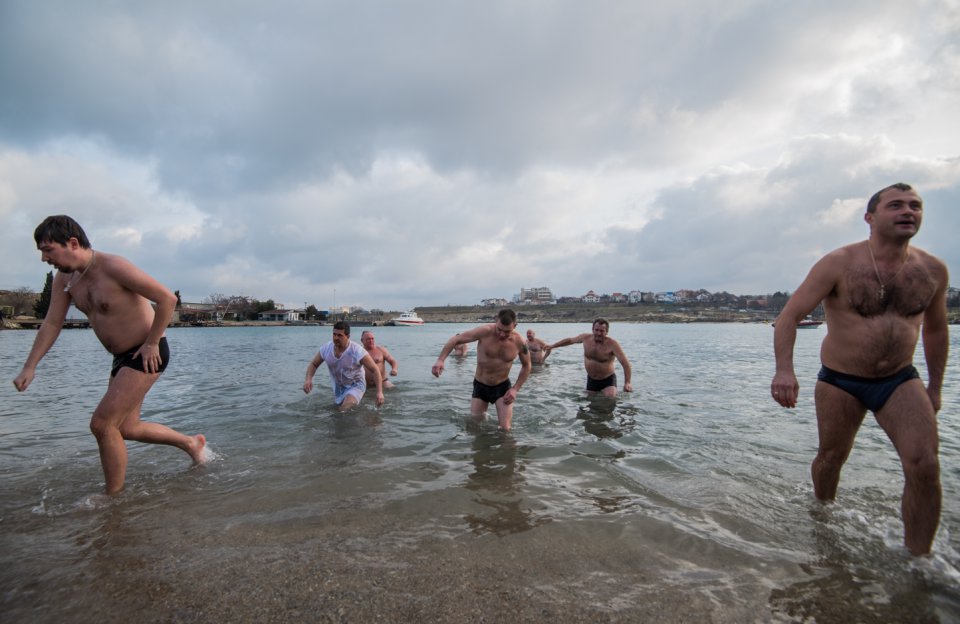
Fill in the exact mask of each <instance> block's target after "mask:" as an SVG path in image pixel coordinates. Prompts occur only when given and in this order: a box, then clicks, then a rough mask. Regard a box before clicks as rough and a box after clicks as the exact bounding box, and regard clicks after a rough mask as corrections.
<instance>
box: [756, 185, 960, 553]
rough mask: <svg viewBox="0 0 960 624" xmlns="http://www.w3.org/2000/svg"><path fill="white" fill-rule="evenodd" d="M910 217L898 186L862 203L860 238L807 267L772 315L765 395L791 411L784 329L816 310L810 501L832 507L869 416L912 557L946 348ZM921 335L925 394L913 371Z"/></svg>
mask: <svg viewBox="0 0 960 624" xmlns="http://www.w3.org/2000/svg"><path fill="white" fill-rule="evenodd" d="M922 217H923V201H922V200H921V198H920V195H919V194H918V193H917V192H916V191H915V190H914V189H913V188H911V187H910V186H909V185H907V184H902V183H901V184H894V185H892V186H889V187H886V188H884V189H882V190H880V191H879V192H877V193H876V194H875V195H874V196H873V197H872V198H871V199H870V201H869V202H868V204H867V212H866V214H865V215H864V220H865V221H866V222H867V224H868V225H869V226H870V237H869V238H868V239H867V240H866V241H861V242H858V243H853V244H850V245H847V246H845V247H841V248H840V249H837V250H834V251H832V252H830V253H829V254H827V255H826V256H824V257H823V258H822V259H821V260H820V261H819V262H817V263H816V264H815V265H814V266H813V268H812V269H811V270H810V273H809V274H808V275H807V277H806V279H805V280H804V281H803V283H802V284H801V285H800V287H799V288H798V289H797V291H796V292H795V293H794V294H793V296H792V297H791V298H790V301H789V302H788V303H787V305H786V306H785V307H784V309H783V312H781V314H780V316H779V317H778V319H777V323H776V326H775V332H774V353H775V356H776V365H777V369H776V374H775V376H774V378H773V382H772V383H771V386H770V392H771V394H772V396H773V399H774V400H775V401H777V402H778V403H779V404H780V405H782V406H784V407H795V406H796V402H797V394H798V392H799V384H798V383H797V378H796V375H795V374H794V371H793V347H794V343H795V341H796V326H797V322H799V321H800V320H801V319H803V318H804V317H805V316H806V315H807V314H809V313H810V312H811V311H812V310H813V309H814V308H815V307H816V306H817V305H818V304H819V303H820V302H821V301H822V302H823V306H824V310H825V312H826V322H827V328H828V332H827V336H826V337H825V338H824V341H823V344H822V345H821V347H820V359H821V363H822V368H821V369H820V373H819V374H818V375H817V380H818V381H817V385H816V389H815V393H814V399H815V403H816V412H817V428H818V432H819V440H820V443H819V449H818V452H817V456H816V458H815V459H814V460H813V464H812V466H811V473H812V476H813V486H814V493H815V494H816V496H817V498H818V499H820V500H833V499H834V498H836V495H837V486H838V485H839V482H840V470H841V468H842V467H843V464H844V462H845V461H846V459H847V457H848V456H849V454H850V451H851V449H852V448H853V443H854V438H855V437H856V434H857V430H858V429H859V427H860V424H861V423H862V422H863V418H864V416H865V415H866V412H867V410H871V411H872V412H873V413H874V415H875V417H876V419H877V423H878V424H879V425H880V426H881V427H882V428H883V430H884V431H885V432H886V434H887V436H888V437H889V438H890V440H891V441H892V442H893V445H894V447H895V448H896V450H897V453H898V454H899V456H900V461H901V464H902V467H903V473H904V481H905V482H904V488H903V499H902V504H901V513H902V516H903V524H904V533H905V535H904V543H905V545H906V547H907V548H908V549H909V550H910V552H911V553H913V554H915V555H919V554H925V553H928V552H930V548H931V546H932V544H933V538H934V536H935V535H936V532H937V525H938V524H939V521H940V506H941V492H940V465H939V459H938V456H937V455H938V452H939V449H938V446H939V440H938V434H937V412H938V411H939V409H940V391H941V385H942V383H943V375H944V368H945V367H946V361H947V348H948V340H949V334H948V329H947V315H946V291H947V285H948V276H947V268H946V265H944V263H943V262H942V261H940V260H939V259H937V258H935V257H934V256H932V255H930V254H928V253H927V252H925V251H923V250H921V249H918V248H916V247H912V246H910V239H912V238H913V237H914V236H915V235H916V234H917V232H918V230H919V229H920V223H921V221H922ZM921 337H922V340H923V347H924V357H925V360H926V364H927V372H928V375H929V380H928V383H927V385H926V387H925V386H924V384H923V382H922V381H921V380H920V375H919V374H918V373H917V370H916V369H915V368H914V366H913V354H914V350H915V349H916V346H917V342H918V340H919V339H921Z"/></svg>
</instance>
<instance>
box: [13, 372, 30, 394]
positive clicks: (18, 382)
mask: <svg viewBox="0 0 960 624" xmlns="http://www.w3.org/2000/svg"><path fill="white" fill-rule="evenodd" d="M34 372H35V371H34V370H33V369H26V368H25V369H23V370H22V371H20V374H19V375H17V378H16V379H14V380H13V385H14V387H15V388H16V389H17V391H18V392H23V391H24V390H26V389H27V386H29V385H30V382H31V381H33V375H34Z"/></svg>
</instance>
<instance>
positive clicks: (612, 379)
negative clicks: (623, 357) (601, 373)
mask: <svg viewBox="0 0 960 624" xmlns="http://www.w3.org/2000/svg"><path fill="white" fill-rule="evenodd" d="M616 385H617V374H616V373H613V374H612V375H610V376H609V377H604V378H603V379H594V378H593V377H591V376H590V375H587V392H602V391H603V389H604V388H609V387H610V386H614V387H615V386H616Z"/></svg>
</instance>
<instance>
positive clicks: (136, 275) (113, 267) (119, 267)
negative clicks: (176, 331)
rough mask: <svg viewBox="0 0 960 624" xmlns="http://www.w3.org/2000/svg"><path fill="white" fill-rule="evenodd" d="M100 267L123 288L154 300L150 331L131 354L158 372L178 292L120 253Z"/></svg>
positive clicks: (151, 371)
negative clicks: (162, 343) (162, 340)
mask: <svg viewBox="0 0 960 624" xmlns="http://www.w3.org/2000/svg"><path fill="white" fill-rule="evenodd" d="M103 271H104V273H106V274H107V275H109V276H110V277H111V278H113V279H114V280H116V282H117V283H118V284H120V285H121V286H123V287H124V288H126V289H128V290H130V291H132V292H134V293H136V294H138V295H140V296H141V297H143V298H144V299H147V300H148V301H152V302H153V303H154V304H155V306H154V308H153V323H152V324H151V325H150V331H149V332H148V333H147V338H146V340H144V343H143V345H141V347H140V348H139V349H138V350H137V352H136V353H134V354H133V357H134V359H136V358H137V357H139V358H141V359H142V361H143V369H144V371H145V372H147V373H155V372H157V371H158V370H160V365H161V363H162V362H161V358H160V339H161V338H162V337H163V334H164V332H165V331H167V326H168V325H170V319H172V318H173V312H174V310H175V309H176V307H177V296H176V295H175V294H173V292H172V291H171V290H170V289H169V288H167V287H166V286H164V285H163V284H161V283H160V282H158V281H157V280H155V279H154V278H152V277H150V276H149V275H147V273H146V272H145V271H143V270H142V269H140V268H139V267H137V266H136V265H134V264H133V263H132V262H130V261H129V260H127V259H126V258H123V257H121V256H114V255H111V256H109V260H107V261H106V262H104V267H103Z"/></svg>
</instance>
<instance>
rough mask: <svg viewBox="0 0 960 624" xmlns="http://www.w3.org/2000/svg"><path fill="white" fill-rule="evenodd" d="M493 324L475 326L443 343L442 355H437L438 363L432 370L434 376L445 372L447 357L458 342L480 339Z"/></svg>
mask: <svg viewBox="0 0 960 624" xmlns="http://www.w3.org/2000/svg"><path fill="white" fill-rule="evenodd" d="M491 327H493V325H481V326H479V327H474V328H473V329H470V330H467V331H465V332H463V333H461V334H456V335H455V336H452V337H451V338H450V340H447V342H446V343H445V344H444V345H443V348H442V349H440V355H439V357H437V361H436V363H435V364H434V365H433V368H431V369H430V371H431V372H432V373H433V376H434V377H439V376H440V375H441V374H443V363H444V361H445V360H446V359H447V356H448V355H450V352H451V351H453V347H455V346H456V345H458V344H464V343H466V342H474V341H476V340H480V338H482V337H483V335H484V334H485V333H489V332H490V328H491Z"/></svg>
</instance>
